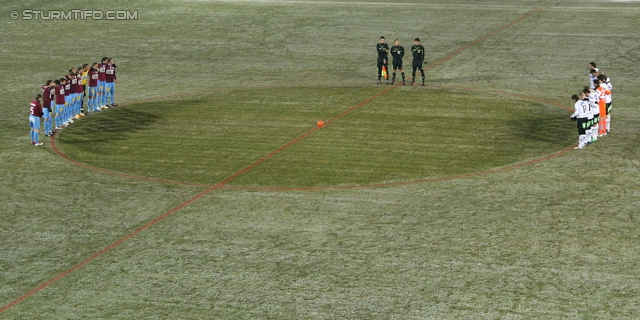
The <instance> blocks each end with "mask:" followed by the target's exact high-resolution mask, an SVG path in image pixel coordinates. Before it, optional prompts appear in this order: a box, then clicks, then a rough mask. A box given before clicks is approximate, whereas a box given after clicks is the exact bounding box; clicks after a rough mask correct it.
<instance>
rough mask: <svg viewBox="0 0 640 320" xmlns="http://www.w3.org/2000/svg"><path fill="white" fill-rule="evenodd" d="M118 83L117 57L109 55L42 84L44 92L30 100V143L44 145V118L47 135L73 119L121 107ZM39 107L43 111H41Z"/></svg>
mask: <svg viewBox="0 0 640 320" xmlns="http://www.w3.org/2000/svg"><path fill="white" fill-rule="evenodd" d="M116 83H118V79H117V77H116V65H115V63H114V59H113V58H107V57H104V58H102V59H101V60H100V62H94V63H92V64H91V65H89V64H84V65H83V66H81V67H78V68H71V69H69V73H68V74H67V75H65V76H63V77H61V78H60V79H57V80H47V82H46V83H45V85H43V86H42V94H38V96H36V98H35V99H34V100H33V101H32V102H31V109H30V111H29V122H30V126H31V132H32V135H31V143H32V144H34V145H42V144H41V143H40V142H39V139H38V132H39V128H40V118H41V117H43V118H44V129H45V130H44V131H45V135H46V136H51V135H53V134H54V133H55V132H56V130H60V129H62V128H64V127H66V126H68V125H69V124H72V123H74V120H78V119H80V118H82V117H84V116H86V115H89V114H92V113H95V112H100V111H102V110H104V109H108V108H111V107H116V106H118V105H117V104H115V103H114V96H115V85H116ZM87 89H88V90H87ZM85 97H86V98H87V99H86V109H85ZM41 99H42V103H41V102H40V100H41ZM38 106H39V108H40V109H38ZM34 110H35V111H34ZM38 110H41V111H40V113H38ZM36 118H37V120H36ZM54 120H55V127H54V125H53V121H54Z"/></svg>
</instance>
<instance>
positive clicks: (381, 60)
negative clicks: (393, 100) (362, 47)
mask: <svg viewBox="0 0 640 320" xmlns="http://www.w3.org/2000/svg"><path fill="white" fill-rule="evenodd" d="M376 50H377V51H378V84H380V79H381V78H382V68H383V67H384V68H386V67H387V63H388V62H389V57H388V55H389V45H388V44H386V43H384V36H380V42H379V43H378V44H376ZM387 84H389V80H387Z"/></svg>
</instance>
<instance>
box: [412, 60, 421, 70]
mask: <svg viewBox="0 0 640 320" xmlns="http://www.w3.org/2000/svg"><path fill="white" fill-rule="evenodd" d="M411 66H412V67H413V69H419V70H422V61H413V62H411Z"/></svg>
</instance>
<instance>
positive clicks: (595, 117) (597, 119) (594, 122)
mask: <svg viewBox="0 0 640 320" xmlns="http://www.w3.org/2000/svg"><path fill="white" fill-rule="evenodd" d="M598 121H600V114H599V113H596V114H594V115H593V125H594V126H595V125H596V124H598Z"/></svg>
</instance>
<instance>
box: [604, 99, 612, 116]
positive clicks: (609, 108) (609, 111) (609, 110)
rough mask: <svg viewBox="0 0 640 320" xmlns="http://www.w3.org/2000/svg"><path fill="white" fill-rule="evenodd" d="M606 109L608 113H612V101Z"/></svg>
mask: <svg viewBox="0 0 640 320" xmlns="http://www.w3.org/2000/svg"><path fill="white" fill-rule="evenodd" d="M605 110H607V115H608V114H609V113H611V102H609V103H607V107H606V108H605Z"/></svg>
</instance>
